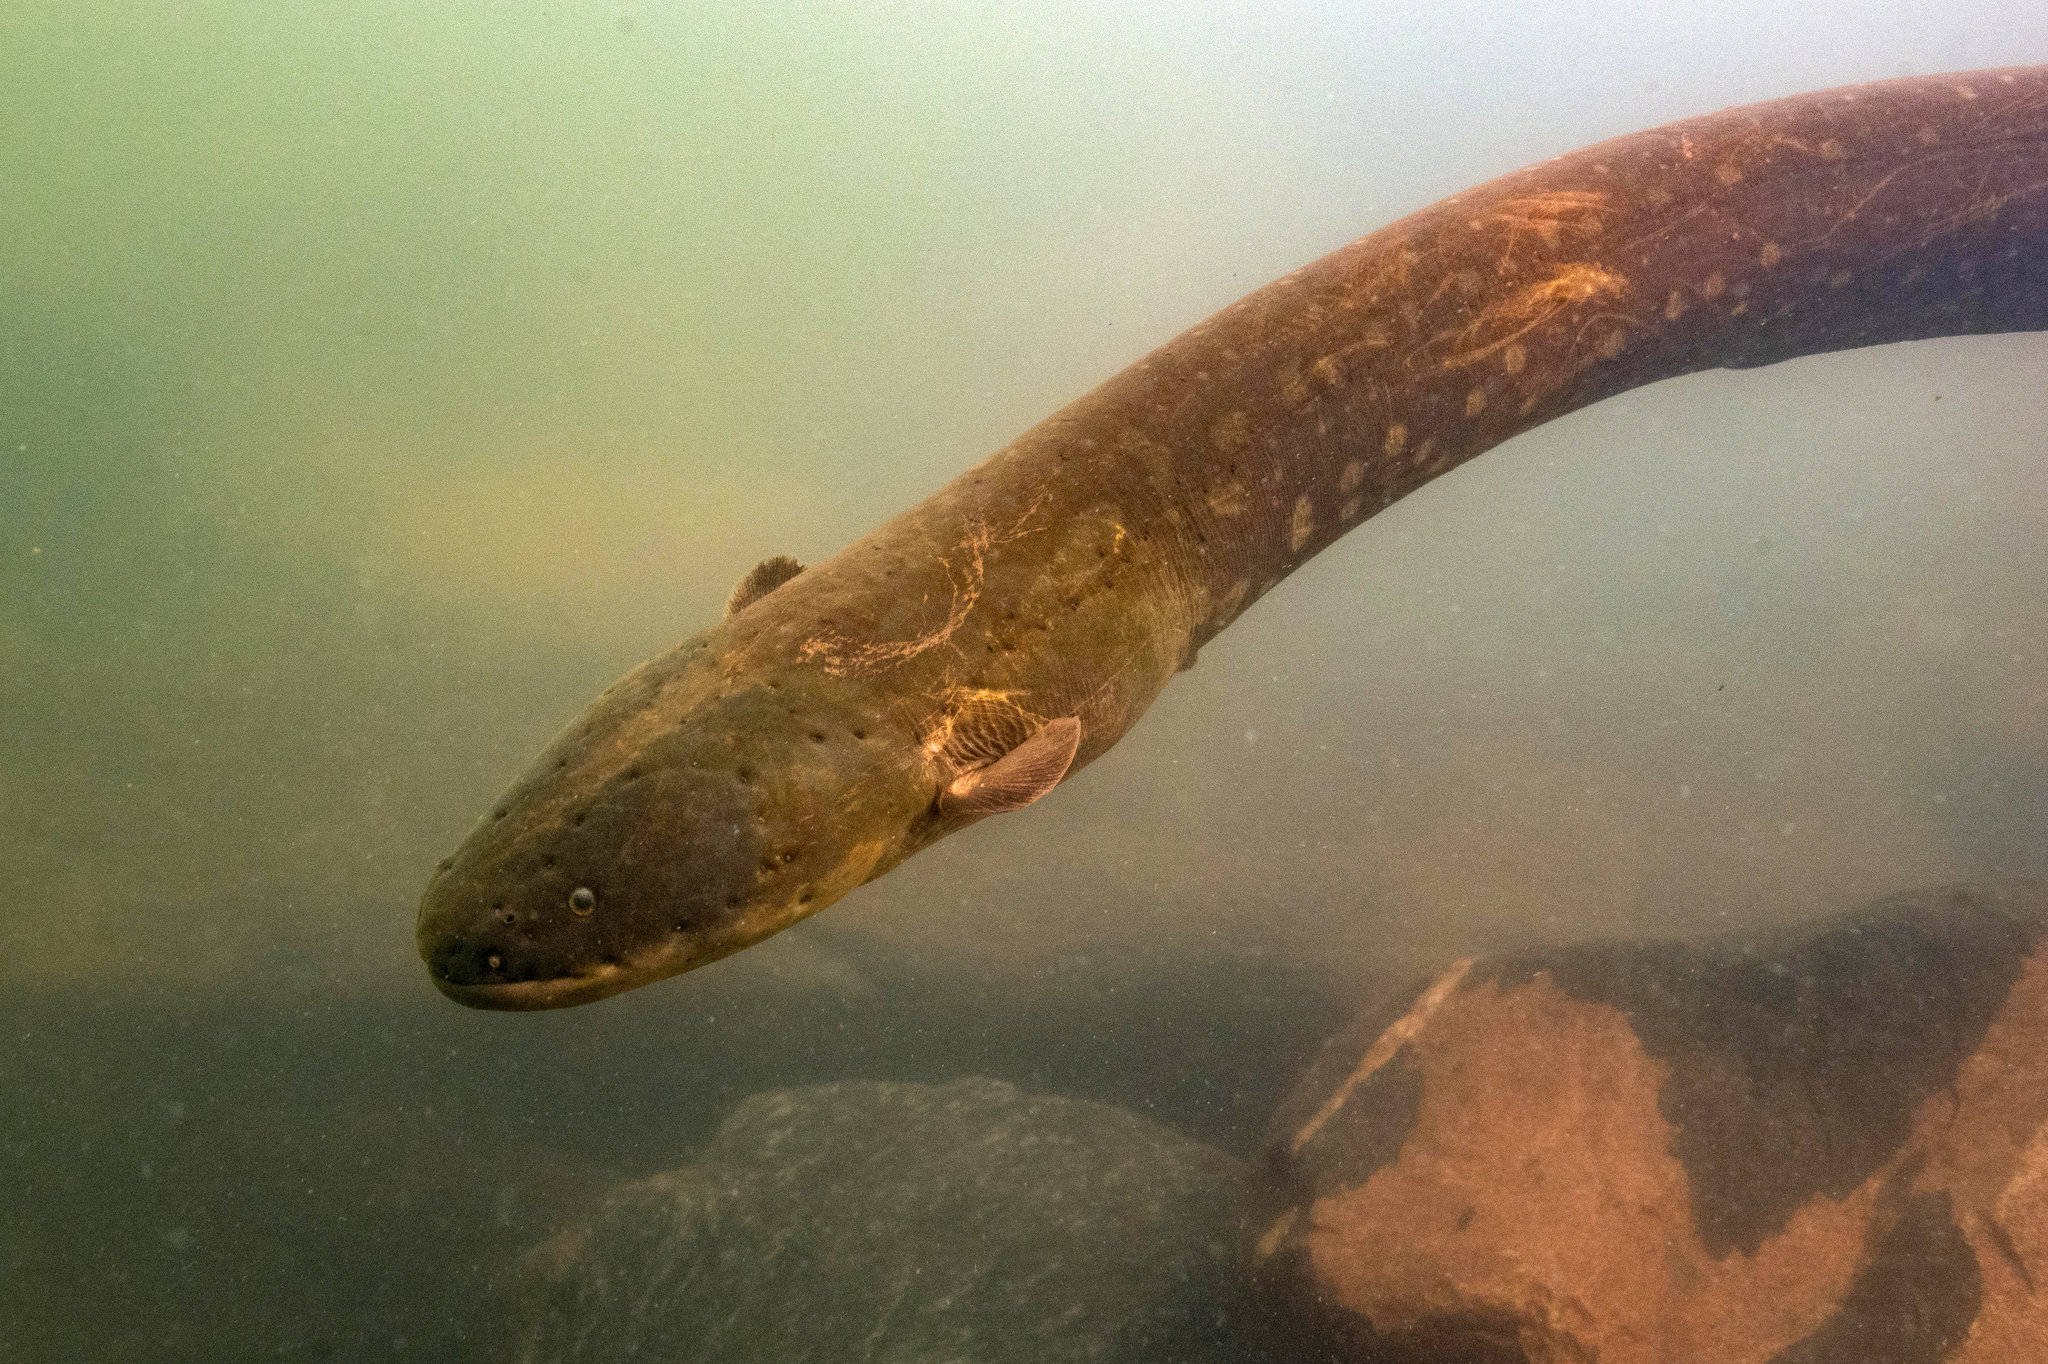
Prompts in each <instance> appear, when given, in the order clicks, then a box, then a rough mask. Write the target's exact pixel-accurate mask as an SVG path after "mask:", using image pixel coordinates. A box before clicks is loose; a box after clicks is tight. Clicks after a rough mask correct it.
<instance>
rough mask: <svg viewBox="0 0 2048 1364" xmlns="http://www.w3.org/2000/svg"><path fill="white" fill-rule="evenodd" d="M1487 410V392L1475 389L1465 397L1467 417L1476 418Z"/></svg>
mask: <svg viewBox="0 0 2048 1364" xmlns="http://www.w3.org/2000/svg"><path fill="white" fill-rule="evenodd" d="M1485 410H1486V390H1485V389H1483V388H1475V389H1473V390H1472V391H1471V392H1470V393H1467V394H1466V395H1465V415H1466V416H1467V417H1476V416H1478V415H1479V414H1480V413H1482V412H1484V411H1485Z"/></svg>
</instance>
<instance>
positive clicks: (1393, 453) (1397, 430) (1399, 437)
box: [1380, 422, 1408, 459]
mask: <svg viewBox="0 0 2048 1364" xmlns="http://www.w3.org/2000/svg"><path fill="white" fill-rule="evenodd" d="M1407 444H1408V428H1407V427H1405V426H1403V425H1402V424H1401V423H1400V422H1395V423H1394V424H1393V425H1392V426H1389V427H1388V428H1387V438H1386V439H1385V440H1384V441H1382V442H1381V443H1380V449H1381V450H1382V451H1384V452H1385V454H1386V456H1387V458H1388V459H1395V458H1397V457H1399V455H1400V453H1401V449H1402V447H1403V446H1405V445H1407Z"/></svg>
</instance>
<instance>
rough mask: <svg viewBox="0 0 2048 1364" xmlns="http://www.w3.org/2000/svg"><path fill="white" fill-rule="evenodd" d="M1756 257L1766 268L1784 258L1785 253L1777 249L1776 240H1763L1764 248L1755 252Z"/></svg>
mask: <svg viewBox="0 0 2048 1364" xmlns="http://www.w3.org/2000/svg"><path fill="white" fill-rule="evenodd" d="M1756 258H1757V259H1758V260H1760V261H1762V262H1763V265H1764V268H1765V269H1766V270H1768V269H1770V268H1771V267H1772V266H1773V265H1776V264H1777V263H1778V262H1779V261H1781V260H1783V259H1785V253H1784V252H1783V251H1781V250H1779V249H1778V244H1777V243H1776V242H1765V243H1764V249H1763V250H1761V251H1759V252H1757V254H1756Z"/></svg>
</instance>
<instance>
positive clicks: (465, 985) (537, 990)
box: [429, 966, 650, 1012]
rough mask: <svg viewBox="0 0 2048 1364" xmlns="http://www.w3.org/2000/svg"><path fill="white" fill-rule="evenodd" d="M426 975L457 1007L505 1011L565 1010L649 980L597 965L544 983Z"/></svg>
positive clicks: (643, 975)
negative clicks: (456, 978)
mask: <svg viewBox="0 0 2048 1364" xmlns="http://www.w3.org/2000/svg"><path fill="white" fill-rule="evenodd" d="M429 974H430V975H431V977H432V979H433V982H434V987H435V988H436V989H438V990H439V991H440V992H441V993H442V994H444V995H446V996H448V998H450V999H452V1000H454V1001H455V1002H456V1003H457V1004H465V1005H468V1006H469V1007H470V1008H472V1009H497V1010H502V1011H507V1012H533V1011H536V1010H540V1009H566V1008H568V1007H570V1006H571V1005H574V1004H588V1003H590V1002H591V1001H592V1000H598V999H603V998H605V997H606V996H608V995H616V994H619V993H621V992H623V991H626V990H630V989H632V988H633V987H634V986H636V985H641V984H645V983H646V982H647V980H649V979H650V977H648V976H647V975H645V974H644V973H641V972H637V971H628V970H626V969H625V968H624V967H620V966H598V967H593V968H591V969H590V970H587V971H578V972H575V973H574V974H571V975H564V976H551V977H548V978H547V979H545V980H491V981H458V980H450V979H449V978H448V977H447V976H445V975H443V974H442V973H441V972H439V971H434V972H430V973H429Z"/></svg>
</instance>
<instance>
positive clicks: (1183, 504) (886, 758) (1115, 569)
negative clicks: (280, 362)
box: [419, 68, 2048, 1008]
mask: <svg viewBox="0 0 2048 1364" xmlns="http://www.w3.org/2000/svg"><path fill="white" fill-rule="evenodd" d="M2044 326H2048V68H2020V69H2013V70H2007V71H1986V72H1975V73H1970V74H1966V75H1954V76H1938V77H1926V78H1917V79H1910V80H1899V81H1887V82H1882V83H1879V84H1873V85H1864V86H1857V87H1853V88H1850V89H1845V90H1835V91H1828V92H1824V93H1820V94H1813V95H1803V96H1799V97H1796V98H1793V99H1786V100H1779V101H1774V102H1772V103H1768V104H1759V105H1752V106H1749V107H1747V108H1742V109H1735V110H1730V111H1728V112H1725V113H1719V114H1713V115H1710V116H1708V117H1705V118H1697V119H1691V120H1688V121H1686V122H1682V123H1674V124H1671V125H1669V126H1667V127H1663V128H1657V129H1653V130H1651V131H1649V132H1643V133H1637V134H1635V135H1633V136H1630V137H1624V138H1618V139H1616V140H1614V141H1611V142H1606V143H1602V144H1600V145H1598V146H1594V147H1590V148H1587V149H1586V150H1583V151H1579V152H1574V153H1572V154H1570V155H1568V156H1562V157H1558V158H1556V159H1554V160H1551V161H1546V162H1543V163H1541V164H1539V165H1536V166H1532V167H1529V168H1528V169H1526V170H1521V171H1517V172H1515V173H1514V174H1512V175H1507V176H1503V177H1501V178H1500V179H1498V180H1495V181H1492V182H1491V183H1489V184H1486V185H1483V186H1480V187H1479V188H1477V189H1474V190H1471V191H1468V192H1467V193H1464V194H1461V195H1458V196H1456V197H1454V198H1451V199H1447V200H1445V201H1443V202H1442V203H1440V204H1437V205H1435V206H1434V207H1431V208H1428V209H1425V210H1423V211H1422V212H1420V213H1417V214H1414V215H1413V216H1411V217H1408V218H1405V219H1403V220H1401V221H1400V222H1397V223H1394V224H1393V225H1391V226H1389V227H1386V228H1382V229H1381V230H1380V231H1378V232H1375V233H1373V234H1372V235H1371V236H1368V237H1365V238H1362V239H1360V240H1359V241H1356V242H1353V243H1352V244H1351V245H1349V246H1346V247H1344V248H1342V249H1341V250H1338V251H1335V252H1333V253H1332V254H1330V255H1328V256H1325V257H1324V258H1323V259H1321V260H1319V261H1316V262H1314V263H1313V264H1311V265H1308V266H1305V267H1303V268H1302V269H1300V270H1297V271H1295V272H1294V273H1293V274H1291V275H1288V276H1286V277H1285V278H1283V279H1280V280H1277V281H1275V282H1274V283H1272V284H1269V285H1267V286H1266V287H1265V288H1263V289H1261V290H1259V291H1258V292H1257V293H1254V294H1252V295H1250V296H1249V297H1247V298H1245V299H1243V300H1241V301H1239V302H1238V303H1236V304H1233V305H1232V306H1231V307H1229V308H1226V309H1224V310H1223V311H1222V312H1220V313H1218V314H1217V315H1216V316H1215V317H1213V318H1211V319H1209V320H1208V321H1207V322H1204V323H1202V324H1201V325H1200V326H1197V327H1195V328H1194V329H1192V330H1191V331H1189V332H1187V333H1185V334H1184V335H1182V336H1180V337H1178V338H1176V339H1175V340H1173V341H1171V342H1169V343H1168V344H1167V345H1165V346H1163V347H1161V348H1160V349H1159V350H1157V351H1155V352H1153V353H1152V354H1151V355H1150V356H1148V357H1146V358H1145V359H1143V360H1141V361H1139V362H1138V363H1137V364H1135V365H1133V366H1131V367H1130V368H1129V369H1127V370H1125V371H1124V372H1123V373H1121V374H1119V375H1117V376H1116V377H1115V378H1113V379H1111V380H1110V381H1109V382H1108V383H1105V384H1104V385H1102V386H1101V387H1100V388H1098V389H1096V390H1095V391H1094V392H1093V393H1090V394H1089V395H1087V396H1086V397H1084V398H1082V399H1080V400H1079V401H1078V402H1075V403H1073V404H1072V405H1070V406H1069V407H1067V408H1065V409H1064V410H1062V411H1060V412H1058V413H1055V414H1054V415H1053V416H1051V417H1049V418H1047V419H1046V420H1045V421H1044V422H1041V423H1040V424H1039V425H1038V426H1036V427H1034V428H1033V429H1031V430H1030V431H1027V432H1026V433H1024V435H1023V436H1021V437H1019V438H1018V439H1017V440H1016V441H1015V442H1014V443H1013V444H1011V445H1010V446H1009V447H1008V448H1006V449H1004V450H1002V451H1000V452H998V453H997V454H996V455H994V456H993V457H991V458H990V459H989V460H987V461H986V462H985V463H983V464H982V465H980V466H979V467H978V468H975V469H973V470H970V471H969V472H968V473H966V474H964V475H962V476H961V477H960V478H958V479H956V480H954V481H953V482H952V483H950V484H948V485H947V486H946V487H944V488H942V489H940V490H939V491H938V492H937V493H935V494H934V495H933V496H932V497H930V498H929V499H927V500H926V501H924V502H922V503H920V504H919V505H917V506H915V507H913V508H911V509H910V510H909V511H907V512H904V513H903V514H902V515H900V516H898V517H896V518H895V519H894V520H892V521H890V522H888V523H887V524H886V525H884V526H882V527H881V528H880V529H878V530H876V531H874V532H873V533H872V534H870V535H868V536H867V537H866V538H864V539H862V540H860V541H858V542H857V543H855V544H854V545H852V546H850V547H849V548H848V549H846V550H845V551H843V552H842V553H840V554H839V555H838V556H836V557H835V558H833V559H830V560H828V561H826V562H824V563H821V564H818V565H816V566H814V567H812V568H810V569H809V570H807V571H805V572H804V573H802V574H800V575H799V576H797V577H796V578H794V579H793V580H791V581H789V582H787V583H785V584H783V585H782V586H780V587H778V588H776V589H775V590H774V591H772V592H770V593H769V594H768V595H766V596H764V597H762V598H760V599H759V600H757V601H755V602H753V603H752V604H751V605H748V606H746V607H745V608H744V609H742V610H740V611H739V612H737V613H736V614H734V615H731V616H729V617H728V618H727V619H725V620H724V621H722V622H720V623H719V624H717V625H715V626H713V627H712V628H711V629H709V630H707V631H705V632H703V633H702V634H699V635H697V636H695V637H694V638H692V639H689V640H687V641H685V642H684V643H682V644H681V645H678V646H677V647H676V648H675V649H673V650H671V651H670V652H668V653H666V654H663V655H662V656H660V657H659V658H656V659H654V660H652V661H650V662H648V663H646V664H644V665H642V666H641V667H640V668H638V669H636V670H635V671H634V672H632V673H630V674H629V675H627V676H626V677H625V678H624V679H622V680H621V681H620V682H619V683H618V684H617V685H615V686H614V687H613V688H612V689H611V690H609V691H607V692H606V693H605V694H604V695H603V696H602V697H600V698H599V699H598V701H597V702H596V704H595V705H594V706H593V707H592V708H591V710H590V711H589V713H588V714H587V715H585V716H584V717H583V718H582V719H580V720H579V721H577V722H576V723H575V724H574V725H572V726H571V727H570V729H569V730H568V731H566V732H565V733H564V734H563V735H562V736H561V737H560V738H558V739H557V740H556V741H555V742H554V743H553V744H552V745H551V746H550V747H549V748H548V750H547V751H546V752H545V753H544V754H542V755H541V757H540V759H539V760H538V761H537V762H536V763H535V765H534V767H533V768H532V769H531V770H530V771H529V772H528V773H527V774H526V775H525V776H524V777H522V778H521V779H520V781H519V782H518V783H517V784H516V785H515V786H514V787H513V788H512V790H511V791H510V792H509V793H507V795H506V796H505V797H504V799H503V801H502V803H501V804H500V805H499V806H498V807H497V808H496V809H495V810H494V811H493V812H492V813H491V814H489V815H487V816H486V818H485V819H484V821H483V822H482V823H481V824H480V825H479V826H478V827H477V829H476V830H475V831H474V832H473V833H472V834H471V835H470V836H469V838H468V839H467V840H466V841H465V842H464V843H463V845H462V847H461V848H460V849H459V850H458V851H457V853H456V854H455V856H454V857H453V858H451V859H450V860H449V861H448V862H446V863H444V864H443V865H442V867H441V868H440V870H438V871H437V872H436V874H435V876H434V879H433V881H432V882H431V883H430V884H429V886H428V888H427V892H426V896H425V899H424V900H423V902H422V904H421V906H420V919H419V943H420V950H421V953H422V955H423V956H424V957H425V958H426V960H427V963H428V966H429V970H430V972H431V974H432V976H433V978H434V981H435V983H436V984H437V985H438V986H440V988H441V989H442V990H444V991H445V992H446V993H448V994H449V995H451V996H452V997H454V998H456V999H458V1000H460V1001H462V1002H463V1003H466V1004H474V1005H479V1006H482V1007H489V1008H547V1007H553V1006H557V1005H565V1004H575V1003H581V1002H583V1001H586V1000H590V999H596V998H600V997H602V996H604V995H608V994H613V993H616V992H617V991H620V990H624V989H629V988H631V987H633V986H635V985H640V984H644V983H646V982H648V981H651V980H656V979H659V978H661V977H663V976H668V975H673V974H675V973H676V972H679V971H685V970H688V969H690V968H691V967H693V966H698V965H701V964H703V963H704V962H707V961H711V960H713V959H715V958H717V957H720V956H723V955H725V954H727V953H729V952H732V951H735V950H737V949H738V948H741V947H744V946H746V945H748V944H749V943H752V942H756V941H758V940H760V939H761V938H763V937H766V936H767V935H769V934H770V933H773V932H775V931H777V930H778V929H781V928H784V927H787V926H788V925H789V924H792V923H794V922H796V921H797V920H798V919H801V918H803V917H805V916H806V915H809V914H811V913H814V912H816V911H817V910H819V909H822V908H824V907H825V906H826V905H828V904H830V903H831V902H832V901H834V900H836V899H838V898H839V897H840V896H842V895H844V894H846V892H848V891H850V890H852V889H853V888H854V887H856V886H858V885H860V884H861V883H863V882H864V881H867V880H870V879H872V878H873V877H875V876H877V875H879V874H881V873H882V872H884V871H886V870H888V869H889V868H890V867H892V866H894V865H895V864H896V863H898V862H900V861H902V860H903V859H904V858H905V857H907V856H909V855H910V854H911V853H913V852H915V851H917V850H918V849H919V848H921V847H923V846H925V845H926V844H928V843H930V842H932V841H933V840H935V839H937V838H940V837H942V836H943V835H945V834H947V833H950V832H952V831H953V829H955V828H958V827H960V826H961V825H962V824H964V823H966V822H969V821H970V820H971V819H972V818H974V817H976V816H977V814H978V812H977V811H975V810H972V809H965V808H962V807H960V806H957V805H953V804H949V803H948V802H947V800H946V799H944V792H945V790H946V788H947V786H948V783H950V782H952V781H953V780H954V779H955V778H957V777H959V776H960V775H962V774H963V773H971V772H973V771H975V770H976V769H977V768H979V767H981V766H983V765H985V764H987V763H989V762H991V761H992V760H994V759H995V758H997V757H999V756H1000V755H1001V754H1002V753H1004V752H1005V751H1006V750H1008V749H1010V748H1013V747H1015V746H1016V745H1018V744H1020V743H1022V742H1023V741H1025V740H1026V739H1027V738H1028V737H1029V736H1031V735H1032V734H1033V733H1034V732H1036V731H1037V730H1038V729H1039V727H1040V726H1042V725H1044V724H1046V723H1047V722H1050V721H1052V720H1055V719H1059V718H1062V717H1068V716H1073V717H1078V719H1079V720H1080V725H1081V740H1080V749H1079V752H1078V755H1077V756H1076V757H1075V759H1074V764H1075V766H1077V767H1078V766H1079V765H1080V764H1082V763H1086V762H1088V761H1090V760H1091V759H1093V758H1095V757H1097V756H1099V755H1100V754H1102V753H1103V752H1104V751H1106V750H1107V749H1108V748H1109V747H1110V746H1111V745H1112V744H1114V743H1115V742H1116V741H1117V740H1118V739H1119V738H1120V737H1122V735H1123V733H1124V732H1125V731H1126V730H1127V729H1129V728H1130V726H1131V725H1132V724H1133V723H1134V722H1135V721H1136V720H1137V718H1138V717H1139V716H1140V715H1141V714H1143V713H1144V711H1145V708H1146V707H1147V706H1148V705H1150V704H1151V702H1152V699H1153V698H1154V697H1155V696H1157V695H1158V693H1159V690H1160V688H1162V687H1163V686H1165V685H1166V682H1167V680H1168V679H1169V678H1171V677H1172V676H1173V674H1174V672H1175V670H1176V669H1178V668H1180V667H1182V666H1184V665H1185V664H1187V663H1188V662H1190V661H1191V660H1192V659H1193V657H1194V652H1195V650H1196V649H1197V648H1199V647H1200V646H1201V645H1202V644H1203V643H1204V642H1205V641H1207V640H1208V639H1209V638H1211V637H1212V636H1214V635H1215V634H1216V633H1217V632H1218V631H1220V630H1222V629H1223V628H1224V627H1225V626H1227V625H1229V624H1230V622H1231V621H1233V620H1235V619H1236V618H1237V616H1238V614H1239V613H1240V612H1242V611H1243V610H1244V609H1245V607H1247V606H1248V605H1250V604H1251V603H1252V602H1253V601H1255V600H1257V599H1258V597H1259V596H1261V595H1262V594H1263V593H1265V592H1266V591H1267V590H1268V589H1269V588H1271V587H1272V586H1273V584H1275V583H1276V582H1278V581H1279V580H1280V579H1281V578H1284V577H1285V576H1287V574H1288V573H1290V572H1292V571H1293V570H1294V569H1295V568H1296V567H1298V566H1299V565H1301V564H1302V563H1303V562H1305V561H1306V560H1307V559H1308V558H1309V557H1310V556H1312V555H1313V554H1315V553H1316V551H1318V550H1320V549H1321V548H1323V546H1325V545H1327V544H1329V543H1330V542H1331V541H1333V540H1335V539H1336V538H1337V537H1338V536H1340V535H1342V534H1343V533H1344V532H1345V531H1347V530H1349V529H1350V528H1351V527H1352V526H1355V525H1357V524H1358V523H1359V522H1360V521H1362V520H1364V519H1365V518H1366V517H1368V516H1371V515H1372V514H1373V513H1374V512H1376V511H1378V510H1380V509H1381V508H1382V507H1385V506H1386V505H1388V504H1389V503H1391V502H1393V501H1394V500H1395V499H1397V498H1400V497H1402V496H1404V495H1405V494H1407V493H1409V492H1410V491H1412V490H1414V489H1415V488H1417V487H1419V486H1421V485H1422V484H1423V483H1426V482H1428V481H1429V480H1430V479H1432V478H1434V477H1436V476H1437V475H1438V474H1441V473H1443V472H1444V471H1445V470H1447V469H1451V468H1453V467H1455V466H1456V465H1458V464H1460V463H1463V462H1464V461H1465V460H1467V459H1470V458H1471V457H1472V456H1474V455H1477V454H1479V453H1481V452H1483V451H1485V450H1488V449H1491V448H1492V447H1493V446H1495V445H1497V444H1499V443H1500V442H1501V441H1503V440H1506V439H1507V438H1508V437H1510V436H1513V435H1515V434H1516V433H1517V432H1520V431H1525V430H1527V429H1529V428H1530V427H1533V426H1536V425H1539V424H1541V423H1543V422H1546V421H1549V420H1550V419H1551V418H1553V417H1556V416H1559V415H1561V414H1563V413H1566V412H1569V411H1572V410H1573V409H1574V408H1578V407H1582V406H1584V405H1585V404H1587V403H1591V402H1596V401H1598V400H1599V399H1601V398H1604V397H1608V396H1610V395H1612V394H1615V393H1620V392H1623V391H1625V390H1627V389H1631V388H1635V387H1637V386H1638V385H1641V384H1647V383H1651V382H1653V381H1655V380H1658V379H1662V378H1666V377H1669V376H1671V375H1677V374H1685V373H1689V372H1691V371H1694V370H1701V369H1709V368H1714V367H1717V366H1754V365H1765V364H1770V363H1772V362H1774V361H1778V360H1784V359H1788V358H1790V357H1793V356H1798V355H1809V354H1813V353H1815V352H1819V351H1828V350H1841V349H1846V348H1849V347H1854V346H1867V345H1876V344H1880V343H1883V342H1888V341H1902V340H1908V339H1912V338H1919V337H1931V336H1955V335H1962V334H1966V333H1981V332H2002V331H2019V330H2033V329H2039V328H2042V327H2044ZM579 892H587V893H579Z"/></svg>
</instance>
